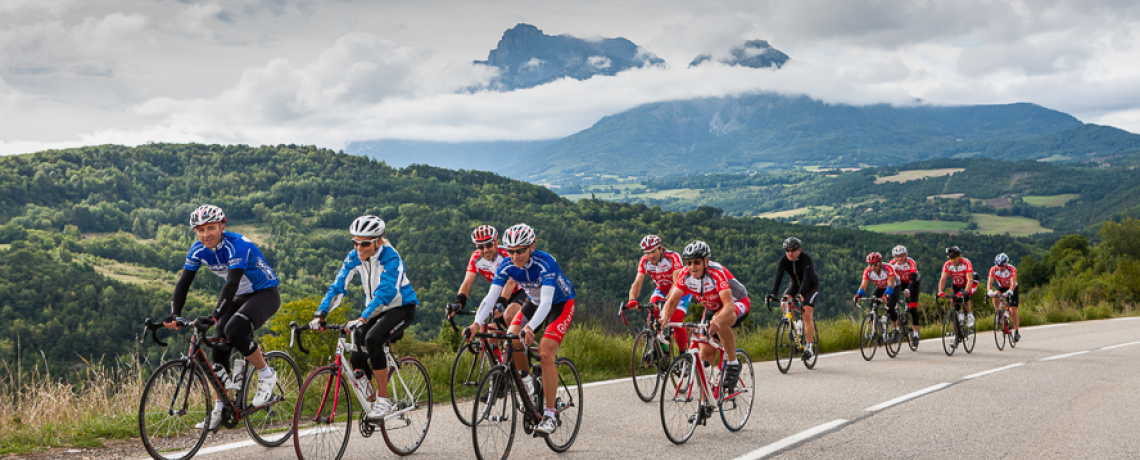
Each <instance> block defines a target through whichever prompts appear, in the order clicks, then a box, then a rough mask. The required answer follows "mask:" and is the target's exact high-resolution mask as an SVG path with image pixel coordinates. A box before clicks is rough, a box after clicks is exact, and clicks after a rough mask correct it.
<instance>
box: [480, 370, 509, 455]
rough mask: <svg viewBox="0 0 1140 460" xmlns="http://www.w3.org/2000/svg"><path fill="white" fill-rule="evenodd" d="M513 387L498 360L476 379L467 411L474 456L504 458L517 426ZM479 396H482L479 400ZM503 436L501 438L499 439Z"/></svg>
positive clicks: (507, 371)
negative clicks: (472, 400) (469, 417)
mask: <svg viewBox="0 0 1140 460" xmlns="http://www.w3.org/2000/svg"><path fill="white" fill-rule="evenodd" d="M517 391H518V389H517V388H515V385H514V382H512V381H511V375H510V371H509V370H508V369H507V367H506V366H503V365H501V364H500V365H497V366H495V367H492V368H491V370H489V371H487V373H486V374H484V375H483V378H481V379H479V386H478V387H477V390H476V392H475V402H474V403H473V404H472V411H471V440H472V442H473V444H474V447H475V458H477V459H479V460H485V459H505V458H507V455H508V454H510V452H511V446H512V445H513V444H514V442H515V432H516V430H517V427H518V414H519V400H518V395H517ZM484 395H485V396H484ZM483 398H485V399H486V400H485V401H481V399H483ZM496 435H501V436H496ZM504 437H505V439H499V438H504Z"/></svg>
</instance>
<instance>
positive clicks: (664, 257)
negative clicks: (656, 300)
mask: <svg viewBox="0 0 1140 460" xmlns="http://www.w3.org/2000/svg"><path fill="white" fill-rule="evenodd" d="M684 266H685V264H683V263H682V262H681V255H680V254H677V253H676V252H673V251H665V253H664V254H661V261H660V262H657V263H656V264H654V263H652V262H650V261H649V256H648V255H644V256H641V260H640V261H638V262H637V273H640V274H643V275H649V277H650V278H653V282H654V283H657V289H660V290H661V292H663V293H665V295H669V290H670V289H673V273H674V272H676V271H677V270H680V269H682V268H684Z"/></svg>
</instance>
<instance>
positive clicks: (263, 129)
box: [0, 0, 1140, 154]
mask: <svg viewBox="0 0 1140 460" xmlns="http://www.w3.org/2000/svg"><path fill="white" fill-rule="evenodd" d="M520 22H525V23H529V24H533V25H535V26H537V27H539V28H540V29H542V30H543V31H544V32H546V33H547V34H551V35H558V34H570V35H574V36H578V37H583V38H588V37H625V38H628V39H630V40H632V41H633V42H634V43H637V44H638V45H640V46H642V47H643V48H645V49H646V50H648V51H650V52H653V53H654V54H657V55H658V56H660V57H662V58H663V59H665V60H666V62H667V63H668V65H667V66H666V67H664V68H651V69H638V70H632V71H628V72H623V73H621V74H619V75H617V76H614V77H599V78H593V79H590V80H587V81H581V82H580V81H572V80H571V81H566V80H564V81H559V82H555V83H551V84H547V85H543V86H539V87H536V88H531V89H526V90H519V91H514V92H508V93H498V92H474V93H469V92H461V91H460V90H461V89H463V88H468V87H471V86H473V85H479V84H480V83H482V82H485V81H487V79H489V78H490V77H491V76H492V73H491V71H490V70H489V69H487V68H485V67H482V66H477V65H474V64H472V61H473V60H476V59H486V58H487V52H488V51H490V50H491V49H493V48H494V47H495V46H496V44H497V42H498V40H499V38H500V37H501V36H502V33H503V31H504V30H506V29H508V28H511V27H513V26H514V25H515V24H517V23H520ZM757 38H759V39H766V40H768V41H769V42H770V43H771V44H772V45H773V46H774V47H776V48H777V49H780V50H781V51H784V52H785V53H787V54H788V55H789V56H791V58H792V61H791V62H790V63H789V64H788V65H787V66H785V67H784V68H783V69H781V70H779V71H771V70H758V69H742V68H730V67H725V66H721V65H705V66H701V67H699V68H695V69H687V68H686V65H687V64H688V63H689V61H690V60H692V58H693V57H694V56H696V55H698V54H701V53H712V54H714V55H724V54H727V51H728V50H729V49H730V48H731V47H732V46H734V45H738V44H740V43H742V42H743V41H745V40H748V39H757ZM755 91H778V92H784V93H796V94H808V95H810V96H812V97H815V98H818V99H821V100H824V101H828V102H833V103H848V104H868V103H879V102H886V103H892V104H913V103H915V102H916V101H921V102H922V103H927V104H939V105H952V104H999V103H1011V102H1032V103H1036V104H1039V105H1042V106H1045V107H1048V108H1052V109H1056V110H1061V111H1064V112H1067V113H1070V114H1072V115H1074V116H1076V117H1077V118H1079V119H1081V120H1082V121H1084V122H1087V123H1097V124H1104V125H1111V126H1116V127H1119V128H1122V129H1125V130H1128V131H1131V132H1136V133H1140V2H1136V1H1135V0H1127V1H1116V0H1080V1H1075V0H1074V1H1069V0H1035V1H1032V2H1028V1H1026V2H1020V1H1016V2H1005V1H984V0H948V1H943V0H909V1H902V0H900V1H869V0H831V1H825V0H783V1H763V0H743V1H733V0H727V1H709V2H694V1H691V0H645V1H641V0H604V1H598V0H576V1H573V2H570V1H567V2H557V3H556V2H536V1H533V0H525V1H518V0H506V1H499V0H497V1H493V2H492V1H470V0H454V1H452V0H443V1H434V0H421V1H415V2H410V1H394V0H392V1H371V0H215V1H211V0H207V1H198V0H0V154H13V153H23V152H30V151H37V150H42V149H46V148H60V147H71V146H77V145H89V144H102V143H117V144H127V145H136V144H140V143H145V142H148V141H155V142H206V143H244V144H250V145H260V144H281V143H286V144H288V143H298V144H316V145H320V146H323V147H329V148H333V149H340V148H343V147H344V145H345V144H346V143H348V142H351V141H356V140H368V139H380V138H398V139H428V140H444V141H464V140H501V139H515V140H517V139H550V138H557V137H562V136H566V135H569V134H573V133H574V132H577V131H580V130H582V129H585V128H587V127H589V126H590V125H592V124H593V123H594V122H596V121H597V120H598V119H599V118H601V117H603V116H605V115H609V114H613V113H616V112H620V111H622V110H626V109H629V108H632V107H634V106H637V105H639V104H644V103H647V102H654V101H659V100H669V99H683V98H692V97H708V96H723V95H731V94H741V93H747V92H755Z"/></svg>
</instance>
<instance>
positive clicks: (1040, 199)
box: [1021, 193, 1080, 207]
mask: <svg viewBox="0 0 1140 460" xmlns="http://www.w3.org/2000/svg"><path fill="white" fill-rule="evenodd" d="M1078 197H1080V195H1078V194H1076V193H1066V194H1063V195H1026V196H1023V197H1021V199H1023V200H1025V204H1028V205H1030V206H1043V207H1057V206H1064V205H1065V203H1068V202H1069V201H1072V200H1075V199H1077V198H1078Z"/></svg>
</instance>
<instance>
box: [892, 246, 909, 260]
mask: <svg viewBox="0 0 1140 460" xmlns="http://www.w3.org/2000/svg"><path fill="white" fill-rule="evenodd" d="M891 255H892V256H895V257H898V256H905V255H906V246H903V245H901V244H900V245H898V246H895V248H894V249H891Z"/></svg>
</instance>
